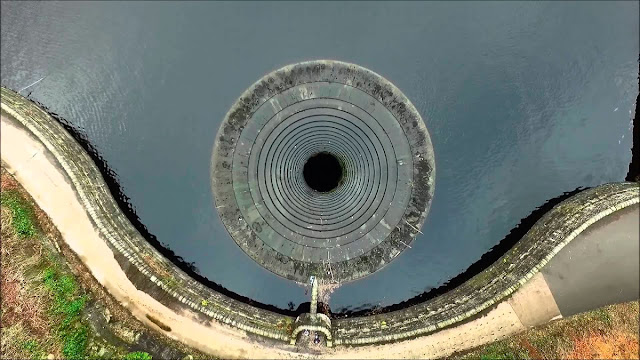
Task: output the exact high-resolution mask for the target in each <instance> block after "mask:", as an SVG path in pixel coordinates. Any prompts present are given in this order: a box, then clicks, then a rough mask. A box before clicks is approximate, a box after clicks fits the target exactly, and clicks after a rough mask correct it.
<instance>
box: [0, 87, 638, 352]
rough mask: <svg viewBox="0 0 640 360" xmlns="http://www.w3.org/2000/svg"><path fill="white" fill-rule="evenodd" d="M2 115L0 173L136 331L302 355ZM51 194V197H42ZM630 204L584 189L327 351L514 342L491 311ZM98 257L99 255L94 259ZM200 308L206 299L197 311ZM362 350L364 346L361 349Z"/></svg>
mask: <svg viewBox="0 0 640 360" xmlns="http://www.w3.org/2000/svg"><path fill="white" fill-rule="evenodd" d="M2 110H3V116H2V127H3V128H2V130H3V131H2V146H3V148H5V146H6V148H5V149H7V150H8V149H11V150H10V151H8V152H7V151H6V150H5V151H3V152H2V160H3V163H4V164H6V166H7V167H8V168H9V169H10V170H11V172H12V173H13V174H14V176H16V178H17V179H18V180H19V181H20V183H21V184H23V186H24V187H25V188H26V189H27V190H28V191H29V193H31V194H32V196H33V197H34V199H35V200H36V201H37V202H38V205H39V206H40V207H42V208H43V210H45V211H46V212H47V213H48V214H49V216H50V217H51V218H52V220H53V222H54V223H55V224H56V226H57V227H58V228H59V230H60V231H61V233H62V234H63V235H64V238H65V241H67V242H68V243H69V245H70V246H71V248H72V249H73V250H74V251H75V252H76V253H78V255H80V257H81V258H82V259H83V261H84V262H85V264H86V265H87V267H88V268H89V269H90V271H91V272H92V273H93V274H94V276H95V277H96V279H98V281H100V283H101V284H103V285H104V286H105V287H106V288H107V289H109V290H110V292H112V294H113V295H114V296H115V297H116V298H117V299H118V300H119V301H121V302H123V303H124V304H125V306H127V307H128V308H129V309H130V310H131V311H132V313H134V315H136V316H137V317H138V318H140V320H141V321H143V322H144V323H145V324H147V325H148V326H150V327H153V328H156V329H162V326H159V325H158V323H160V324H163V325H164V327H165V329H167V328H169V329H171V330H170V331H166V330H162V332H164V333H165V334H167V335H168V336H170V337H172V338H175V339H177V340H180V341H183V342H185V343H186V344H188V345H191V346H194V347H197V348H198V349H201V350H203V351H206V352H210V353H212V354H216V355H220V356H225V357H272V358H273V357H300V356H304V355H305V354H301V353H300V352H298V350H299V349H297V348H296V347H293V346H290V345H287V343H288V341H289V340H290V333H289V330H287V327H286V326H282V324H286V323H287V322H293V320H294V319H293V318H291V317H287V316H283V315H280V314H276V313H273V312H269V311H266V310H262V309H258V308H255V307H253V306H250V305H247V304H245V303H242V302H239V301H236V300H233V299H230V298H228V297H226V296H224V295H221V294H219V293H217V292H215V291H213V290H211V289H208V288H206V287H205V286H203V285H202V284H200V283H198V282H196V281H195V280H193V279H191V278H190V277H188V276H187V275H186V274H185V273H184V272H182V271H181V270H179V269H178V268H177V267H176V266H175V265H173V264H172V263H171V262H169V261H168V260H167V259H165V258H164V257H163V256H162V255H161V254H160V253H159V252H158V251H157V250H156V249H155V248H153V247H152V246H151V245H150V244H149V243H148V242H147V241H146V240H145V239H144V238H143V237H142V236H141V235H140V234H139V233H138V232H137V230H136V229H135V228H134V227H133V226H132V225H131V223H130V222H129V221H128V219H127V218H126V217H125V216H124V215H123V214H122V212H121V211H120V209H119V208H118V207H117V204H116V203H115V201H114V199H113V197H112V196H111V194H110V193H109V191H108V188H107V186H106V184H105V183H104V181H103V179H102V176H101V175H100V173H99V171H98V169H97V167H96V166H95V164H94V163H93V161H92V160H91V159H90V158H89V156H88V154H87V153H86V152H85V151H84V150H83V149H82V148H81V147H80V146H79V145H78V144H77V143H76V142H75V140H74V139H73V138H72V137H71V136H70V135H69V134H68V133H67V132H66V131H65V130H64V129H63V128H62V127H61V126H60V124H58V123H57V122H56V121H55V120H54V119H53V118H51V116H50V115H48V114H47V113H46V112H45V111H43V110H42V109H40V108H39V107H38V106H36V105H35V104H33V103H32V102H31V101H29V100H27V99H25V98H23V97H22V96H20V95H18V94H16V93H14V92H12V91H10V90H7V89H5V88H2ZM5 114H7V116H6V117H5ZM18 139H19V140H18ZM16 171H17V172H16ZM52 186H54V187H56V191H50V189H51V188H52ZM638 202H639V197H638V185H637V184H635V183H622V184H607V185H603V186H601V187H598V188H594V189H590V190H585V191H583V192H581V193H580V194H578V195H576V196H574V197H572V198H570V199H568V200H566V201H564V202H562V203H561V204H559V205H558V206H556V207H554V208H553V209H552V210H551V211H550V212H549V213H547V214H546V215H545V216H543V217H542V218H541V219H540V220H539V221H538V222H537V223H536V225H534V227H533V228H532V229H531V230H530V231H529V232H528V233H527V234H526V235H525V236H524V237H523V238H522V240H520V241H519V242H518V243H517V244H516V245H515V246H514V247H513V248H512V249H511V250H510V251H508V252H507V253H506V254H505V255H503V256H502V257H501V258H500V259H499V260H498V261H497V262H496V263H494V264H493V265H491V266H489V267H488V268H487V269H485V270H484V271H483V272H481V273H480V274H478V275H476V276H474V277H473V278H472V279H470V280H468V281H466V282H465V283H464V284H462V285H460V286H459V287H458V288H456V289H454V290H452V291H450V292H448V293H446V294H444V295H441V296H439V297H437V298H434V299H431V300H428V301H426V302H424V303H421V304H417V305H414V306H412V307H408V308H406V309H403V310H398V311H393V312H389V313H385V314H380V315H374V316H367V317H359V318H347V319H336V320H334V321H333V324H332V332H333V338H334V343H335V344H336V345H355V344H359V345H363V344H379V343H386V342H391V341H399V340H405V339H412V338H413V339H414V340H416V339H415V338H416V337H418V336H420V335H424V334H428V333H432V332H434V331H436V330H439V329H442V328H445V327H447V328H450V329H447V330H444V331H441V332H438V333H437V334H435V335H433V336H431V337H427V338H424V337H422V338H420V339H419V340H422V342H420V344H422V345H424V342H425V341H427V342H429V341H430V340H429V338H433V337H437V338H442V337H443V336H449V335H451V333H452V332H456V331H458V332H459V331H460V329H458V328H463V327H465V326H467V327H468V326H473V325H472V324H473V323H474V321H471V322H467V323H465V324H463V325H461V326H459V327H455V328H453V327H452V325H454V324H458V323H462V322H463V321H466V320H469V319H470V318H472V317H473V316H476V315H478V314H480V313H481V312H486V311H489V312H488V313H487V317H489V318H492V317H491V316H493V318H495V319H497V320H495V321H498V322H494V323H491V322H490V325H489V327H487V326H486V325H485V326H484V330H487V329H488V328H490V327H491V326H493V325H492V324H494V325H496V326H498V325H497V324H498V323H499V321H507V322H511V324H512V326H511V327H510V328H511V329H506V330H504V331H503V332H498V336H504V335H505V334H508V333H509V332H513V331H517V330H518V329H521V328H522V327H523V324H522V322H521V321H520V320H519V318H518V314H517V312H516V311H514V309H513V308H512V306H511V305H510V304H508V303H505V302H501V301H502V300H504V299H506V298H507V297H508V296H509V295H511V294H513V293H514V292H515V291H516V290H517V289H519V288H520V287H522V285H524V284H525V283H526V282H527V281H528V280H530V279H532V278H534V276H537V275H536V274H538V272H539V270H540V269H541V268H542V267H543V266H544V265H545V264H546V263H547V262H549V260H550V259H551V258H552V257H553V256H554V255H555V254H557V253H558V252H559V251H560V250H561V249H562V248H563V247H564V246H565V245H567V244H568V243H569V242H570V241H571V240H572V239H574V238H575V237H576V236H578V234H580V233H581V232H582V231H584V230H585V229H586V228H587V227H589V226H590V225H591V224H593V223H595V222H596V221H597V220H599V219H601V218H603V217H605V216H607V215H609V214H611V213H613V212H615V211H617V210H620V209H623V208H625V207H628V206H630V205H633V204H637V203H638ZM61 204H62V206H61ZM92 248H95V249H92ZM96 249H100V251H99V252H97V253H96V251H97V250H96ZM90 254H93V256H95V257H91V255H90ZM110 254H112V255H110ZM521 259H522V260H521ZM106 274H108V275H109V276H108V277H107V276H106ZM536 279H539V277H537V278H534V279H533V280H532V281H530V282H529V283H528V284H527V285H526V286H524V287H523V288H522V290H521V291H519V292H518V294H520V293H521V292H522V291H525V290H527V288H528V287H530V286H533V285H535V282H536V281H537V280H536ZM532 284H533V285H532ZM202 300H206V305H204V304H205V302H204V301H202ZM498 303H499V304H498ZM496 304H498V305H497V307H495V308H493V309H492V310H489V309H490V308H491V307H492V306H495V305H496ZM492 314H493V315H492ZM149 316H150V317H149ZM496 316H497V317H496ZM151 319H153V320H155V321H152V320H151ZM500 319H502V320H500ZM505 319H506V320H505ZM500 324H502V323H500ZM513 324H515V325H513ZM252 334H254V335H260V336H259V337H254V336H251V335H252ZM447 334H449V335H447ZM458 335H459V334H458ZM258 339H262V340H261V341H260V340H258ZM414 340H408V341H403V342H396V343H394V344H393V345H387V347H386V349H385V352H386V353H387V354H391V355H390V356H392V354H398V355H399V354H400V353H397V352H396V351H399V350H400V349H405V350H407V351H408V349H410V348H412V345H411V344H412V343H414V344H416V343H415V342H414ZM431 340H433V339H431ZM422 345H421V346H422ZM475 345H478V344H475ZM366 348H369V347H365V348H360V350H364V349H366ZM376 348H378V347H377V346H376ZM413 349H414V350H417V349H416V348H415V347H414V348H413ZM404 353H406V351H405V352H404ZM355 354H359V355H358V356H362V352H361V351H359V350H358V348H355V349H354V348H345V347H339V348H338V349H336V350H335V351H328V352H327V354H326V355H327V356H337V357H346V356H350V355H355ZM308 355H311V354H308ZM369 356H372V355H371V354H370V355H369Z"/></svg>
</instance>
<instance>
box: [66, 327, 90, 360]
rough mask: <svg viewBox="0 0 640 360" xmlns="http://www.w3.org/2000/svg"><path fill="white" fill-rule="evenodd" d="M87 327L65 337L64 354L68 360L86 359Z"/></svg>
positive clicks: (67, 333)
mask: <svg viewBox="0 0 640 360" xmlns="http://www.w3.org/2000/svg"><path fill="white" fill-rule="evenodd" d="M87 333H88V331H87V327H86V326H80V327H79V328H77V329H74V330H73V331H70V332H66V333H65V334H64V335H63V338H64V339H63V341H64V343H63V345H62V353H63V354H64V356H65V357H66V358H67V359H84V358H85V353H86V349H87V340H88V336H87Z"/></svg>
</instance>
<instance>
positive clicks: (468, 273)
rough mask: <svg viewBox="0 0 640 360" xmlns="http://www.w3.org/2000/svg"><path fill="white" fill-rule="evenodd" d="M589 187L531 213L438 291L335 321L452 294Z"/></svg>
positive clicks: (348, 313) (343, 312)
mask: <svg viewBox="0 0 640 360" xmlns="http://www.w3.org/2000/svg"><path fill="white" fill-rule="evenodd" d="M586 189H588V188H576V189H575V190H573V191H569V192H565V193H564V194H562V195H560V196H558V197H555V198H553V199H550V200H547V202H545V203H544V204H543V205H542V206H540V207H538V208H537V209H535V210H534V211H533V212H532V213H531V214H529V215H528V216H527V217H525V218H524V219H522V220H521V221H520V223H519V224H518V225H517V226H516V227H515V228H513V229H512V230H511V231H510V232H509V234H508V235H507V236H505V237H504V238H503V239H502V240H501V241H500V242H499V243H498V244H497V245H496V246H494V247H492V248H491V250H489V251H488V252H486V253H485V254H484V255H482V256H481V257H480V260H478V261H476V262H475V263H473V264H472V265H471V266H469V267H468V268H467V269H466V270H465V271H464V272H463V273H461V274H459V275H457V276H455V277H454V278H452V279H451V280H449V281H447V282H446V283H445V284H444V285H442V286H439V287H437V288H432V289H429V290H427V291H425V292H423V293H422V294H420V295H417V296H414V297H412V298H411V299H408V300H406V301H403V302H401V303H398V304H394V305H390V306H385V307H375V306H374V307H372V306H371V305H364V306H361V307H359V308H355V309H349V308H342V309H340V310H339V312H336V313H333V314H332V316H333V317H334V318H345V317H354V316H366V315H374V314H382V313H387V312H391V311H396V310H400V309H404V308H407V307H409V306H412V305H416V304H418V303H421V302H424V301H427V300H430V299H433V298H435V297H437V296H439V295H442V294H444V293H446V292H448V291H451V290H453V289H454V288H456V287H457V286H459V285H461V284H462V283H464V282H465V281H467V280H469V279H471V278H472V277H474V276H475V275H477V274H478V273H480V272H481V271H483V270H484V269H486V268H488V267H489V266H491V264H493V263H494V262H496V261H497V260H498V259H499V258H500V257H501V256H502V255H504V254H505V253H506V252H507V251H509V249H511V248H512V247H513V246H514V245H515V244H516V243H517V242H518V241H519V240H520V239H522V237H523V236H524V234H526V233H527V231H529V230H530V229H531V228H532V227H533V225H534V224H535V223H536V222H537V221H538V220H540V218H542V216H543V215H544V214H546V213H547V212H548V211H549V210H551V208H553V207H554V206H556V205H557V204H559V203H560V202H562V201H563V200H565V199H568V198H569V197H571V196H573V195H575V194H577V193H579V192H581V191H584V190H586Z"/></svg>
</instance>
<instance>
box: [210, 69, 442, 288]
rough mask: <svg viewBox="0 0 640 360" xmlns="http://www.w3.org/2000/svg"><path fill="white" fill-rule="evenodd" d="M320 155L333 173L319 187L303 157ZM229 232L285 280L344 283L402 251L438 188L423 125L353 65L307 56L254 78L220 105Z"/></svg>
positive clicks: (220, 189) (391, 90) (220, 166)
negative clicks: (330, 182)
mask: <svg viewBox="0 0 640 360" xmlns="http://www.w3.org/2000/svg"><path fill="white" fill-rule="evenodd" d="M321 153H322V154H328V155H329V156H332V157H334V158H335V160H337V163H338V164H339V166H340V170H341V172H340V173H341V175H340V181H339V183H337V185H336V186H335V187H334V188H332V189H331V190H327V191H324V190H323V191H317V190H315V189H313V188H312V187H310V186H309V184H308V181H307V180H308V179H305V177H304V176H303V169H304V167H305V164H306V163H307V161H309V159H310V158H312V157H314V156H316V155H317V154H321ZM211 170H212V173H211V177H212V188H213V193H214V196H215V200H216V208H217V209H218V213H219V214H220V217H221V219H222V222H223V223H224V225H225V226H226V228H227V230H228V231H229V234H230V235H231V237H232V238H233V239H234V241H236V243H237V244H238V245H239V246H240V247H241V248H242V249H243V250H244V251H245V252H246V253H247V254H248V255H249V256H251V257H252V258H253V259H254V260H255V261H257V262H258V263H259V264H261V265H262V266H264V267H265V268H267V269H268V270H270V271H272V272H274V273H276V274H278V275H280V276H283V277H285V278H288V279H291V280H295V281H299V282H306V281H307V280H308V278H309V276H312V275H314V276H316V277H319V278H322V279H327V280H333V281H336V282H337V281H342V282H344V281H350V280H354V279H357V278H360V277H362V276H365V275H368V274H370V273H372V272H374V271H376V270H378V269H380V268H381V267H383V266H384V265H385V264H387V263H388V262H389V261H391V260H392V259H393V258H394V257H396V256H397V255H398V254H399V253H400V252H401V251H403V250H404V249H406V248H407V247H408V245H409V244H410V243H411V241H412V240H413V238H414V237H415V236H416V234H417V233H418V231H419V229H420V228H421V227H422V224H423V223H424V220H425V218H426V215H427V213H428V210H429V205H430V203H431V198H432V196H433V190H434V180H435V163H434V156H433V149H432V145H431V140H430V138H429V133H428V132H427V129H426V127H425V125H424V122H423V121H422V118H421V117H420V114H419V113H418V111H417V110H416V109H415V108H414V107H413V105H412V104H411V103H410V102H409V100H408V99H407V98H406V97H405V96H404V95H403V94H402V93H401V92H400V90H398V89H397V88H396V87H395V86H393V84H391V83H390V82H389V81H387V80H386V79H384V78H382V77H381V76H380V75H378V74H376V73H374V72H372V71H370V70H367V69H365V68H362V67H360V66H357V65H353V64H347V63H343V62H337V61H311V62H304V63H298V64H294V65H290V66H287V67H284V68H282V69H279V70H276V71H274V72H272V73H270V74H268V75H266V76H264V77H263V78H262V79H260V80H259V81H258V82H257V83H255V84H254V85H253V86H252V87H251V88H249V89H248V90H247V91H246V92H245V93H244V94H243V95H242V96H241V97H240V98H239V99H238V101H237V102H236V103H235V104H234V105H233V107H232V108H231V110H230V111H229V112H228V113H227V115H226V117H225V119H224V121H223V123H222V125H221V127H220V129H219V131H218V135H217V138H216V142H215V145H214V150H213V158H212V167H211Z"/></svg>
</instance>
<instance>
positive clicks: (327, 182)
mask: <svg viewBox="0 0 640 360" xmlns="http://www.w3.org/2000/svg"><path fill="white" fill-rule="evenodd" d="M303 175H304V181H306V182H307V185H309V187H310V188H312V189H313V190H315V191H319V192H328V191H331V190H333V189H335V188H337V187H338V185H339V184H340V180H342V166H340V161H338V159H337V158H336V157H335V156H333V155H331V154H329V153H326V152H321V153H318V154H315V155H313V156H312V157H310V158H309V160H307V162H306V163H305V164H304V170H303Z"/></svg>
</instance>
